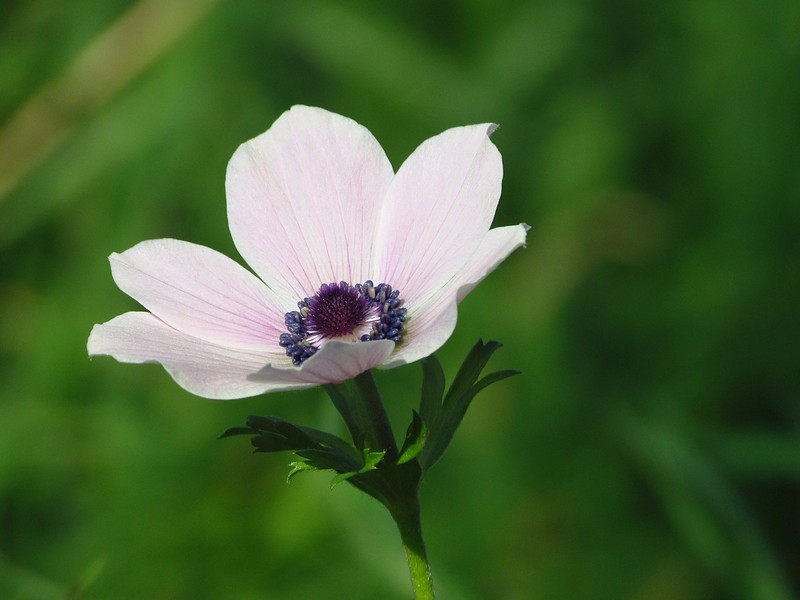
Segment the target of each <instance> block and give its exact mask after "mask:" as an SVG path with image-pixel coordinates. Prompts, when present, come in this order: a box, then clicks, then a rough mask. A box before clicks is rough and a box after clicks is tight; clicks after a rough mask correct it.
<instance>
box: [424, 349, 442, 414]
mask: <svg viewBox="0 0 800 600" xmlns="http://www.w3.org/2000/svg"><path fill="white" fill-rule="evenodd" d="M444 384H445V380H444V371H443V370H442V365H441V364H440V363H439V360H438V359H437V358H436V356H434V355H433V354H431V355H430V356H428V357H426V358H423V359H422V393H421V396H420V403H419V415H420V417H422V420H423V421H424V423H425V424H426V425H427V426H428V427H429V428H430V426H431V425H432V424H433V422H434V421H435V420H436V419H437V417H438V416H439V413H440V412H441V411H442V398H443V397H444Z"/></svg>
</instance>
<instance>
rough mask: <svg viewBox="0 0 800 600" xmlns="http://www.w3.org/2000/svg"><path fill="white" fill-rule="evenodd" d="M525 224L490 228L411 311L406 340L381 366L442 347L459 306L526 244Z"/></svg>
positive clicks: (394, 365) (406, 359)
mask: <svg viewBox="0 0 800 600" xmlns="http://www.w3.org/2000/svg"><path fill="white" fill-rule="evenodd" d="M528 229H529V227H528V226H527V225H525V224H520V225H511V226H508V227H497V228H495V229H492V230H490V231H489V232H488V233H487V234H486V236H485V237H484V239H483V241H482V242H481V244H480V246H479V247H478V249H477V250H476V251H475V253H474V254H473V255H472V256H471V257H470V258H469V261H468V262H467V264H466V265H464V267H463V268H462V269H461V270H460V271H459V272H458V273H457V274H456V276H455V277H453V278H452V279H451V280H450V281H448V282H447V283H446V285H444V286H443V287H442V288H441V289H440V290H438V291H436V293H435V294H433V295H432V296H429V298H428V300H427V302H425V303H423V304H422V305H421V306H419V307H413V308H412V309H410V310H409V317H410V318H409V322H408V328H407V331H406V332H405V333H404V336H403V342H402V343H401V344H400V345H398V347H397V349H396V350H395V352H394V353H393V354H392V355H391V357H390V358H389V360H388V361H387V362H386V363H385V364H383V365H381V366H382V367H384V368H393V367H398V366H400V365H403V364H406V363H410V362H414V361H415V360H419V359H420V358H423V357H425V356H428V355H430V354H432V353H433V352H435V351H436V350H438V349H439V348H440V347H441V346H442V344H444V343H445V342H446V341H447V339H448V338H449V337H450V335H451V334H452V333H453V329H454V328H455V325H456V317H457V309H456V305H457V303H458V302H461V300H463V299H464V298H465V297H466V296H467V294H469V292H471V291H472V289H473V288H474V287H475V286H476V285H478V283H480V282H481V280H482V279H483V278H484V277H486V276H487V275H488V274H489V273H491V272H492V271H494V269H495V268H497V266H498V265H499V264H500V263H501V262H503V261H504V260H505V259H506V257H508V255H509V254H511V253H512V252H513V251H514V250H516V249H517V248H519V247H520V246H522V245H523V244H525V234H526V232H527V231H528Z"/></svg>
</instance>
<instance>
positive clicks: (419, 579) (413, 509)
mask: <svg viewBox="0 0 800 600" xmlns="http://www.w3.org/2000/svg"><path fill="white" fill-rule="evenodd" d="M390 511H391V513H392V518H394V521H395V523H396V524H397V528H398V529H399V530H400V538H401V539H402V540H403V547H404V548H405V550H406V558H407V559H408V570H409V573H410V575H411V585H412V586H413V587H414V597H415V598H416V600H433V599H434V595H433V579H432V578H431V568H430V565H429V564H428V556H427V553H426V552H425V541H424V540H423V539H422V524H421V521H420V511H419V501H418V500H417V499H416V498H414V501H413V503H409V504H408V505H405V506H399V507H398V506H393V507H392V508H390Z"/></svg>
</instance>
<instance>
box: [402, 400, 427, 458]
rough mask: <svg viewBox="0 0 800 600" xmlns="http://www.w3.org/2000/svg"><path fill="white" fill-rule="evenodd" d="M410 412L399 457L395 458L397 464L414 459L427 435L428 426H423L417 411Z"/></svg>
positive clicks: (423, 444) (423, 445) (420, 450)
mask: <svg viewBox="0 0 800 600" xmlns="http://www.w3.org/2000/svg"><path fill="white" fill-rule="evenodd" d="M412 413H413V414H412V417H411V424H410V425H409V426H408V430H407V431H406V440H405V442H404V443H403V448H402V449H401V450H400V458H398V459H397V464H398V465H402V464H403V463H406V462H408V461H410V460H413V459H415V458H416V457H417V455H418V454H419V453H420V452H422V449H423V448H424V447H425V440H426V438H427V436H428V428H427V427H425V423H424V422H423V420H422V418H421V417H420V415H419V413H418V412H417V411H412Z"/></svg>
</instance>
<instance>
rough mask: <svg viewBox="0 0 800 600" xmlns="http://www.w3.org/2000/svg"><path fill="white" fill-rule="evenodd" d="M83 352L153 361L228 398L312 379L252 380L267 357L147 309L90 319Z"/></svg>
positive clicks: (199, 391)
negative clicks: (97, 321)
mask: <svg viewBox="0 0 800 600" xmlns="http://www.w3.org/2000/svg"><path fill="white" fill-rule="evenodd" d="M87 348H88V350H89V355H91V356H97V355H108V356H113V357H114V358H116V359H117V360H119V361H121V362H126V363H151V362H157V363H160V364H161V365H163V366H164V368H165V369H166V370H167V372H168V373H169V374H170V375H172V378H173V379H174V380H175V381H176V382H177V383H178V385H180V386H181V387H182V388H184V389H185V390H186V391H188V392H190V393H192V394H196V395H197V396H202V397H204V398H212V399H216V400H232V399H235V398H246V397H248V396H256V395H258V394H263V393H265V392H274V391H278V390H295V389H301V388H306V387H311V386H312V385H315V384H314V383H309V382H299V381H296V380H295V381H291V382H275V381H256V380H253V379H249V376H250V375H252V374H254V373H257V372H258V371H259V370H261V369H262V368H263V366H264V364H265V363H266V362H268V360H269V357H268V356H265V355H264V354H263V353H258V352H253V351H246V350H240V349H236V348H228V347H224V346H220V345H217V344H211V343H209V342H206V341H203V340H200V339H198V338H195V337H192V336H189V335H186V334H184V333H181V332H179V331H177V330H175V329H173V328H172V327H170V326H169V325H167V324H166V323H164V322H163V321H160V320H159V319H157V318H156V317H154V316H153V315H151V314H150V313H145V312H128V313H125V314H122V315H120V316H118V317H115V318H114V319H112V320H111V321H109V322H107V323H104V324H102V325H95V326H94V327H93V328H92V332H91V334H90V335H89V342H88V344H87Z"/></svg>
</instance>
